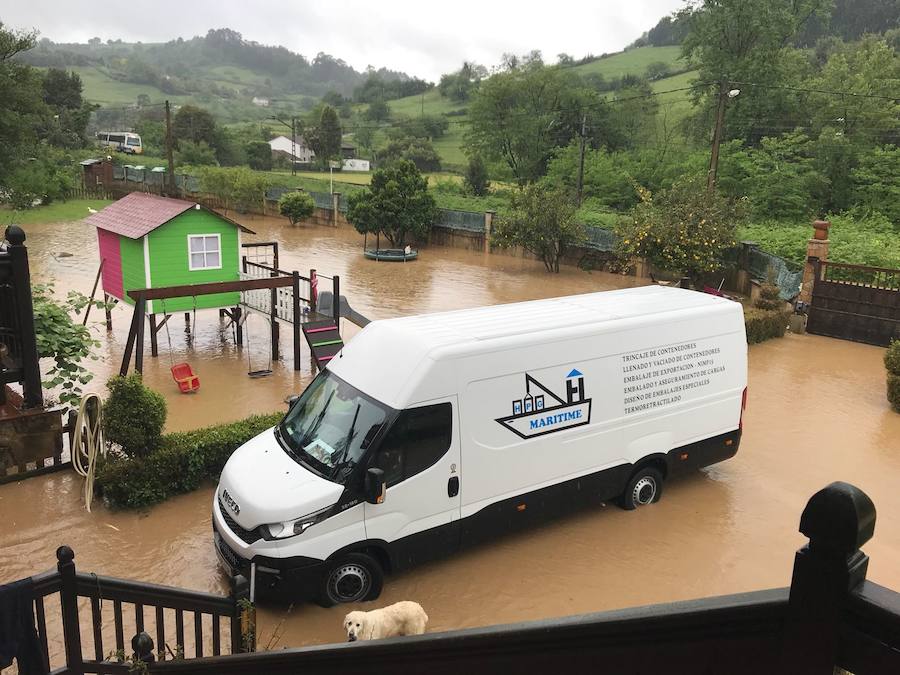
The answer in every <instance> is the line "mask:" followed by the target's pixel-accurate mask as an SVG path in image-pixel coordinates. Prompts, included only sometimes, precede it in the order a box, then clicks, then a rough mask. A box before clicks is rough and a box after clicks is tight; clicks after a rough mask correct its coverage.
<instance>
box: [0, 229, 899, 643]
mask: <svg viewBox="0 0 900 675" xmlns="http://www.w3.org/2000/svg"><path fill="white" fill-rule="evenodd" d="M247 224H248V225H249V226H250V227H251V228H253V229H254V230H256V231H257V233H258V239H259V240H269V239H277V240H278V241H279V242H281V246H282V267H285V268H287V269H294V268H296V269H298V270H301V271H303V270H308V269H309V268H310V267H315V268H317V269H318V270H319V272H320V273H322V274H327V275H332V274H340V275H341V277H342V289H343V292H344V293H345V294H346V295H347V296H348V297H349V299H350V302H351V304H352V305H353V306H354V308H355V309H357V310H358V311H360V312H362V313H364V314H367V315H369V316H370V317H371V318H382V317H390V316H398V315H403V314H412V313H421V312H427V311H436V310H443V309H453V308H462V307H470V306H477V305H484V304H493V303H500V302H509V301H516V300H523V299H532V298H542V297H552V296H557V295H566V294H570V293H577V292H585V291H591V290H604V289H609V288H614V287H621V286H624V285H629V284H630V283H633V282H634V280H632V279H629V278H623V277H619V276H614V275H607V274H603V273H596V272H595V273H592V274H588V273H585V272H582V271H580V270H577V269H574V268H568V269H565V270H564V271H563V272H562V273H561V274H560V275H549V274H546V273H545V272H544V271H543V267H542V266H541V265H540V264H538V263H535V262H533V261H528V260H522V259H519V258H513V257H506V256H484V255H483V254H481V253H475V252H467V251H462V250H455V249H446V248H432V249H428V250H425V251H423V252H422V254H421V257H420V259H419V260H418V261H416V262H415V263H409V264H405V265H403V264H392V263H375V262H372V261H366V260H364V259H363V258H362V255H361V251H360V249H361V240H360V238H359V237H358V236H357V235H356V234H355V233H353V232H349V231H347V230H333V229H330V228H308V227H303V228H294V229H292V228H290V227H289V226H287V225H286V224H285V223H284V222H283V221H281V220H274V219H260V218H257V219H250V220H248V221H247ZM27 234H28V241H27V243H28V245H29V247H30V248H29V251H30V255H31V264H32V271H33V275H34V277H35V279H36V280H39V281H46V280H48V279H49V278H54V279H55V280H56V284H57V292H58V293H59V292H63V291H65V290H68V289H77V290H81V291H84V292H88V291H90V286H91V284H92V282H93V277H94V274H95V273H96V269H97V264H98V262H97V252H96V244H95V240H94V233H93V231H92V229H91V228H90V227H88V226H86V225H84V224H82V223H72V224H66V225H53V226H31V227H29V228H28V229H27ZM63 251H64V252H69V253H73V254H74V255H73V256H72V257H59V255H58V254H59V253H60V252H63ZM129 316H130V311H126V310H125V309H124V308H118V309H117V310H116V311H115V312H114V323H115V329H114V331H113V332H112V333H111V334H109V335H107V334H106V332H105V330H103V329H102V327H101V326H99V325H98V326H95V327H94V330H95V332H96V335H97V336H98V339H100V340H101V348H100V350H99V354H100V359H99V360H98V361H97V362H95V363H93V364H91V367H92V369H93V370H94V371H95V372H96V373H98V378H97V380H96V382H97V383H102V382H103V381H104V380H105V378H106V377H107V376H108V375H109V374H112V373H113V372H115V371H116V370H117V369H118V366H119V360H120V358H121V348H122V345H123V344H124V338H125V334H126V332H127V327H128V320H129ZM170 323H171V324H172V340H173V345H174V356H173V358H174V359H175V360H176V361H177V360H189V361H190V362H191V363H192V364H193V365H194V367H195V370H197V371H198V373H199V375H200V378H201V382H202V385H201V389H200V391H199V392H198V393H197V394H196V395H193V396H182V395H179V394H177V393H176V392H175V390H174V383H173V382H172V381H171V379H170V378H169V371H168V368H169V363H170V362H169V357H168V355H167V353H166V350H165V348H164V345H165V342H166V338H165V335H164V334H161V345H160V346H161V354H160V358H159V359H158V360H154V359H152V358H150V357H149V355H148V356H147V358H146V359H145V378H146V380H147V382H148V383H149V384H150V385H151V386H153V387H154V388H155V389H157V390H159V391H161V392H163V393H164V394H165V396H166V398H167V400H168V403H169V423H168V426H169V428H170V429H173V430H177V429H184V428H191V427H194V426H197V425H200V424H209V423H214V422H219V421H223V420H230V419H237V418H239V417H242V416H244V415H246V414H248V413H249V412H268V411H271V410H275V409H279V408H283V403H282V401H283V399H284V397H285V396H286V395H288V394H289V393H292V392H296V391H300V390H301V389H302V388H303V386H304V385H305V384H306V383H307V382H308V381H309V379H310V377H311V376H312V371H311V368H310V365H309V355H308V352H307V350H306V347H305V346H304V348H303V356H304V363H303V370H301V371H300V372H299V373H295V372H294V371H293V370H292V368H291V364H290V361H289V359H290V346H291V345H290V333H289V332H287V331H282V350H283V352H284V353H285V354H286V355H287V356H286V357H285V360H283V361H281V362H278V363H276V364H275V366H274V371H275V372H274V374H273V375H272V376H271V377H269V378H266V379H263V380H250V379H249V378H247V375H246V371H247V360H246V359H247V348H246V347H245V348H244V349H243V350H237V349H236V348H235V347H234V345H233V343H232V342H231V337H230V332H229V331H226V330H224V328H223V324H220V322H219V319H218V317H217V315H216V313H215V312H214V311H206V312H201V313H200V315H199V318H198V327H197V336H196V340H195V342H194V345H193V347H188V346H186V341H185V334H184V322H183V319H181V317H180V316H179V317H176V318H174V319H173V320H172V321H170ZM249 323H250V330H251V331H252V332H251V348H252V359H253V361H254V367H260V366H258V365H256V364H257V363H260V362H261V361H265V360H267V357H266V355H265V354H266V351H267V349H268V331H267V328H266V324H265V323H264V321H262V320H261V319H260V318H259V317H251V319H250V320H249ZM346 329H347V330H348V332H349V333H351V334H352V332H353V327H352V326H346ZM883 351H884V350H882V349H879V348H876V347H871V346H866V345H860V344H855V343H851V342H845V341H839V340H832V339H828V338H822V337H816V336H809V335H802V336H798V335H789V336H787V337H785V338H784V339H782V340H774V341H771V342H768V343H765V344H762V345H756V346H753V347H751V349H750V384H749V392H750V395H749V406H748V410H747V412H746V414H745V418H744V420H745V421H744V429H745V433H744V438H743V441H742V444H741V449H740V452H739V453H738V455H737V456H736V457H735V458H734V459H732V460H730V461H728V462H725V463H723V464H720V465H717V466H713V467H710V468H708V469H705V470H703V471H700V472H697V473H696V474H695V475H693V476H690V477H687V478H685V479H682V480H678V481H672V482H671V483H670V484H668V485H667V486H666V494H665V495H664V497H663V499H662V501H661V502H660V503H659V504H656V505H654V506H653V507H651V508H646V509H640V510H638V511H636V512H627V513H626V512H624V511H621V510H619V509H617V508H616V507H614V506H608V507H605V508H597V509H595V510H593V511H589V512H582V513H579V514H575V515H572V516H570V517H567V518H564V519H562V520H559V521H557V522H555V523H553V524H550V525H547V526H544V527H541V528H539V529H534V530H530V531H528V532H524V533H520V534H518V535H514V536H510V537H506V538H500V539H498V540H497V541H496V542H494V543H492V544H489V545H485V546H481V547H480V548H476V549H473V550H470V551H467V552H465V553H462V554H460V555H457V556H455V557H452V558H449V559H446V560H443V561H440V562H436V563H432V564H429V565H426V566H423V567H420V568H418V569H415V570H412V571H410V572H407V573H404V574H402V575H398V576H395V577H391V578H389V579H388V582H387V584H386V586H385V590H384V593H383V595H382V597H381V598H380V599H379V601H378V603H377V606H382V605H384V604H388V603H390V602H394V601H397V600H402V599H410V600H416V601H417V602H419V603H421V604H422V605H423V606H424V607H425V609H426V611H427V612H428V615H429V617H430V618H431V622H430V624H429V630H432V631H438V630H449V629H454V628H463V627H471V626H482V625H489V624H496V623H506V622H513V621H521V620H528V619H537V618H544V617H554V616H563V615H569V614H577V613H583V612H591V611H598V610H607V609H614V608H621V607H628V606H634V605H641V604H646V603H656V602H666V601H673V600H682V599H689V598H696V597H704V596H713V595H719V594H724V593H735V592H741V591H750V590H756V589H762V588H769V587H774V586H784V585H787V584H788V583H789V582H790V573H791V565H792V559H793V553H794V551H795V550H796V549H797V548H798V547H799V546H800V545H802V544H803V538H802V536H801V535H800V534H799V533H798V532H797V524H798V520H799V515H800V512H801V510H802V508H803V506H804V504H805V502H806V500H807V499H808V498H809V496H810V495H811V494H812V493H813V492H815V491H816V490H818V489H819V488H821V487H822V486H824V485H825V484H827V483H829V482H831V481H833V480H845V481H849V482H852V483H854V484H856V485H858V486H859V487H861V488H862V489H864V490H865V491H866V492H867V493H868V494H869V495H870V496H871V497H872V499H873V500H874V502H875V504H876V507H877V509H878V522H877V526H876V531H875V538H874V540H873V541H872V542H870V543H868V544H867V545H866V546H865V550H866V552H867V553H868V554H869V555H870V556H871V563H870V566H869V578H870V579H873V580H874V581H877V582H879V583H881V584H884V585H886V586H890V587H893V588H900V490H898V489H897V486H898V485H900V415H897V414H896V413H893V412H891V411H890V409H889V408H888V405H887V403H886V401H885V396H884V368H883V365H882V363H881V358H882V354H883ZM148 354H149V348H148ZM94 388H97V389H99V388H101V387H100V386H99V384H98V386H96V387H94ZM80 495H81V482H80V480H78V479H77V478H76V477H75V476H74V475H72V474H69V473H62V474H56V475H51V476H46V477H39V478H34V479H30V480H27V481H23V482H21V483H17V484H11V485H5V486H2V487H0V583H3V582H5V581H9V580H13V579H18V578H21V577H24V576H27V575H30V574H34V573H36V572H39V571H42V570H45V569H48V568H50V567H52V566H53V564H54V563H55V560H54V550H55V549H56V547H57V546H59V545H60V544H64V543H66V544H69V545H71V546H72V547H73V548H74V549H75V552H76V563H77V564H78V567H79V569H80V570H82V571H94V572H97V573H102V574H107V575H113V576H120V577H126V578H134V579H141V580H145V581H152V582H157V583H165V584H172V585H177V586H183V587H187V588H192V589H198V590H205V591H212V592H223V591H224V590H225V582H224V580H223V578H222V576H221V575H220V572H219V570H218V568H217V564H216V557H215V553H214V551H213V547H212V539H211V534H210V527H211V526H210V506H211V502H212V498H213V486H208V487H204V488H202V489H200V490H198V491H196V492H194V493H192V494H188V495H184V496H181V497H176V498H174V499H171V500H169V501H168V502H166V503H164V504H161V505H159V506H156V507H153V508H151V509H149V510H147V511H143V512H111V511H109V510H107V509H106V508H104V507H103V506H102V505H101V504H97V503H95V505H94V510H93V513H90V514H88V513H86V512H85V510H84V508H83V506H82V505H81V503H80ZM347 609H348V608H346V607H338V608H333V609H327V610H326V609H321V608H318V607H315V606H311V605H298V606H296V607H293V608H291V609H290V610H288V609H286V608H284V607H262V608H261V610H260V616H259V635H260V640H259V641H260V645H262V646H265V645H266V644H267V643H268V642H269V641H270V638H271V636H272V634H273V632H274V631H275V630H276V627H278V626H279V625H280V628H278V632H279V634H280V638H279V639H278V640H277V643H276V645H274V646H277V647H283V646H299V645H308V644H317V643H325V642H334V641H341V640H342V639H343V636H342V633H341V619H342V617H343V614H344V612H346V611H347ZM54 651H55V652H56V653H59V652H60V651H61V645H60V644H58V643H57V644H56V645H55V646H54Z"/></svg>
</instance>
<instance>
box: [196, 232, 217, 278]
mask: <svg viewBox="0 0 900 675" xmlns="http://www.w3.org/2000/svg"><path fill="white" fill-rule="evenodd" d="M188 251H189V255H190V264H189V266H190V269H191V271H193V270H218V269H222V241H221V238H220V236H219V235H218V234H190V235H188Z"/></svg>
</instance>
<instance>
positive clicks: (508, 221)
mask: <svg viewBox="0 0 900 675" xmlns="http://www.w3.org/2000/svg"><path fill="white" fill-rule="evenodd" d="M572 202H573V200H572V197H571V195H570V194H568V193H567V192H565V191H563V190H559V189H555V188H548V187H546V186H543V185H529V186H528V187H526V188H524V189H523V190H522V191H521V192H519V193H518V194H516V195H514V196H513V198H512V203H511V208H510V211H509V212H508V213H507V214H505V215H502V216H501V217H500V218H499V219H498V222H497V225H496V227H495V228H494V234H493V239H492V241H493V243H495V244H496V245H498V246H504V247H511V246H521V247H522V248H524V249H525V250H526V251H528V252H530V253H532V254H534V255H535V256H537V257H538V258H539V259H540V260H541V261H543V263H544V267H545V268H546V269H547V271H548V272H559V261H560V258H562V257H563V255H565V253H566V250H567V249H568V248H569V247H570V246H576V245H578V244H580V243H581V242H582V241H584V239H585V232H584V226H583V225H582V224H581V223H579V222H578V220H577V219H576V218H575V206H574V205H573V203H572Z"/></svg>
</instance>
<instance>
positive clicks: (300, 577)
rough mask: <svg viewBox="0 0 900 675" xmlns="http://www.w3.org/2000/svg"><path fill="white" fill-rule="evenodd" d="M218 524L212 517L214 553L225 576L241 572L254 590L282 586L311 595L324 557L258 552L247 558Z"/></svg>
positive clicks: (307, 597)
mask: <svg viewBox="0 0 900 675" xmlns="http://www.w3.org/2000/svg"><path fill="white" fill-rule="evenodd" d="M218 527H219V526H218V525H217V523H216V522H215V519H213V543H214V546H215V549H216V556H217V557H218V559H219V564H220V565H221V566H222V568H223V569H224V570H225V571H226V572H227V573H228V575H229V576H231V577H234V576H236V575H238V574H241V575H243V576H244V577H246V578H247V579H249V580H252V581H253V584H254V586H255V590H256V592H257V593H260V592H263V593H265V592H268V591H274V590H276V589H277V590H282V589H284V590H287V591H289V592H290V593H291V594H292V595H294V596H299V597H301V598H304V599H309V598H312V597H314V596H315V594H316V592H317V590H318V589H319V586H320V583H321V581H322V578H323V576H324V575H325V570H326V565H325V561H324V560H319V559H317V558H307V557H305V556H294V557H291V558H272V557H269V556H262V555H255V556H253V558H251V559H247V558H245V557H243V556H241V555H239V554H238V553H237V552H236V551H235V550H234V549H233V548H231V546H229V545H228V542H227V541H226V540H225V538H224V537H223V536H222V535H221V534H220V533H219V530H218Z"/></svg>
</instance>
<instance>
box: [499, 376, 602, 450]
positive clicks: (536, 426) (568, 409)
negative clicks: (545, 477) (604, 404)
mask: <svg viewBox="0 0 900 675" xmlns="http://www.w3.org/2000/svg"><path fill="white" fill-rule="evenodd" d="M590 421H591V399H589V398H585V391H584V375H583V374H582V373H580V372H579V371H578V370H576V369H572V371H571V372H570V373H569V374H568V375H566V400H563V399H561V398H560V397H559V396H557V395H556V394H554V393H553V392H552V391H551V390H550V389H548V388H547V387H545V386H544V385H543V384H541V383H540V382H538V381H537V380H536V379H534V378H533V377H532V376H531V375H529V374H528V373H525V396H523V397H522V398H520V399H515V400H514V401H513V402H512V415H508V416H506V417H499V418H497V422H499V423H500V424H502V425H503V426H504V427H506V428H507V429H509V430H510V431H512V432H513V433H514V434H516V435H517V436H519V437H521V438H534V437H535V436H543V435H544V434H552V433H554V432H556V431H563V430H564V429H571V428H573V427H580V426H582V425H584V424H590Z"/></svg>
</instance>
